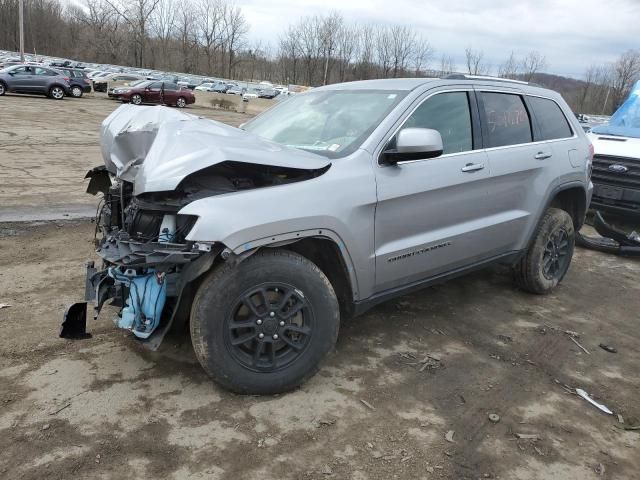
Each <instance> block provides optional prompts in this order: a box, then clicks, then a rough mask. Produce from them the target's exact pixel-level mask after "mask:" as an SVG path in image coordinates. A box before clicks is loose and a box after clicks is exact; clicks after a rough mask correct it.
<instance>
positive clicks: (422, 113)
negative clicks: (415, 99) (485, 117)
mask: <svg viewBox="0 0 640 480" xmlns="http://www.w3.org/2000/svg"><path fill="white" fill-rule="evenodd" d="M403 128H430V129H433V130H437V131H438V132H440V136H441V137H442V145H443V147H444V148H443V152H442V153H443V155H446V154H448V153H460V152H468V151H470V150H473V134H472V129H471V112H470V109H469V97H468V94H467V92H448V93H440V94H437V95H434V96H433V97H431V98H429V99H427V100H426V101H424V102H423V103H422V104H421V105H420V106H419V107H418V108H417V109H416V110H415V111H414V112H413V113H412V114H411V116H410V117H409V118H408V119H407V121H406V122H405V124H404V125H403Z"/></svg>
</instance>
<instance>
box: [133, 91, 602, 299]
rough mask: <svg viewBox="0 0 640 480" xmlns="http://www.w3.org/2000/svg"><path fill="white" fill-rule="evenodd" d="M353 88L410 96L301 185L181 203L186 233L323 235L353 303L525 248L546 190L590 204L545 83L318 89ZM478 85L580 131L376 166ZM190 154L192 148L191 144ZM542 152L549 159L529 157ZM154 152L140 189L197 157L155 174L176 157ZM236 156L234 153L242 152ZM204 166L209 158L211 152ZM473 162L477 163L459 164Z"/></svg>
mask: <svg viewBox="0 0 640 480" xmlns="http://www.w3.org/2000/svg"><path fill="white" fill-rule="evenodd" d="M350 88H351V89H352V88H372V89H381V88H383V89H389V90H399V89H404V90H407V91H408V93H407V95H406V97H405V98H404V99H403V100H402V101H401V102H400V103H399V104H398V105H397V107H396V108H395V109H394V110H393V111H392V112H391V114H390V115H388V116H387V118H385V119H384V120H383V121H382V122H381V123H380V125H379V126H378V127H377V128H376V129H375V130H374V131H373V133H372V134H371V135H370V137H369V138H368V139H367V140H365V142H364V143H363V144H362V146H361V147H360V148H359V149H358V150H356V151H355V152H354V153H352V154H351V155H349V156H346V157H343V158H339V159H336V160H334V161H332V166H331V168H330V169H329V170H328V171H327V172H326V173H325V174H323V175H321V176H319V177H316V178H314V179H311V180H307V181H303V182H298V183H291V184H286V185H280V186H273V187H268V188H262V189H254V190H243V191H239V192H235V193H229V194H224V195H218V196H214V197H209V198H205V199H201V200H197V201H195V202H193V203H191V204H189V205H187V206H186V207H184V208H183V209H182V210H181V211H180V213H181V214H189V215H196V216H198V220H197V221H196V223H195V226H194V227H193V229H192V230H191V231H190V233H189V235H188V237H187V238H188V240H193V241H198V242H221V243H223V244H224V245H225V246H227V247H228V248H230V249H232V250H233V251H235V252H236V253H240V252H243V251H248V250H251V249H253V248H255V247H257V246H262V245H269V244H274V245H277V244H281V243H282V242H287V241H293V240H295V239H297V238H302V237H306V236H317V237H326V238H329V239H331V240H333V241H335V242H336V243H337V244H338V246H339V247H340V250H341V252H342V253H343V257H344V260H345V264H346V265H347V268H348V270H349V274H350V277H351V280H352V287H353V291H354V300H360V299H366V298H368V297H370V296H372V295H374V294H376V293H380V292H382V291H385V290H387V289H389V288H394V287H397V286H401V285H405V284H408V283H411V282H413V281H416V280H420V279H423V278H425V277H430V276H433V275H437V274H438V273H440V272H444V271H448V270H451V269H454V268H456V267H463V266H466V265H469V264H472V263H475V262H478V261H481V260H485V259H489V258H494V257H497V256H499V255H502V254H506V253H509V252H514V251H519V250H522V249H524V248H526V246H527V244H528V241H529V239H530V238H531V236H532V234H533V231H534V229H535V227H536V224H537V222H538V219H539V218H540V217H541V215H542V213H543V211H544V209H545V208H546V206H547V205H548V201H549V200H550V199H551V196H552V194H553V193H554V192H555V191H557V190H558V189H560V188H563V187H564V186H580V187H582V188H583V189H584V190H585V195H586V197H587V202H588V201H589V197H590V192H591V190H590V189H591V185H590V182H589V178H588V166H587V159H588V155H589V152H588V141H587V140H586V138H585V135H584V133H583V131H582V129H581V128H580V126H579V124H578V123H577V120H576V119H575V118H574V116H573V115H572V114H571V112H570V110H569V109H568V107H567V106H566V104H565V103H564V101H563V100H562V99H561V97H560V96H559V95H557V94H555V93H553V92H551V91H549V90H545V89H540V88H536V87H531V86H520V85H518V86H517V87H514V86H513V85H511V84H508V83H504V82H491V81H459V80H456V81H453V80H424V79H411V80H408V79H407V80H378V81H370V82H353V83H347V84H341V85H332V86H328V87H322V89H325V90H330V89H350ZM473 89H475V90H483V89H488V90H492V91H502V92H509V93H514V92H516V93H520V94H527V95H539V96H543V97H546V98H551V99H553V100H555V101H556V102H557V103H558V104H559V105H560V106H561V108H562V109H563V111H564V113H565V116H566V117H567V119H568V120H569V122H570V123H571V126H572V129H573V130H574V132H575V135H574V136H573V137H572V138H569V139H562V140H556V141H549V142H532V143H528V144H524V145H519V146H509V147H499V148H486V149H478V150H474V151H471V152H464V153H459V154H451V155H443V156H441V157H437V158H432V159H428V160H418V161H412V162H405V163H401V164H399V165H397V166H388V165H380V164H379V162H378V157H379V154H380V153H381V151H382V150H383V148H384V146H385V145H386V144H387V142H388V141H389V139H390V138H391V137H392V136H393V135H394V134H395V132H396V131H397V129H399V128H400V127H401V125H402V123H403V122H404V121H405V119H406V118H407V117H408V116H409V115H410V113H411V112H412V111H413V109H414V108H415V107H416V106H417V105H419V103H420V102H422V101H424V100H425V99H426V98H428V97H429V96H430V95H433V94H436V93H438V92H442V91H449V90H473ZM137 108H139V107H137ZM152 108H159V107H152ZM187 123H193V124H197V122H187ZM160 128H162V127H160ZM172 128H176V125H173V126H172ZM204 129H205V127H204V125H203V126H202V130H204ZM186 130H187V131H188V130H189V128H187V129H186ZM195 130H196V131H201V130H200V128H196V129H195ZM215 130H216V131H224V134H215V135H213V136H212V137H210V139H211V141H212V142H214V141H219V142H226V141H228V140H231V141H237V142H241V139H244V140H245V141H247V142H249V141H250V136H247V135H246V134H245V136H241V135H240V134H237V136H236V135H234V134H232V133H231V130H233V131H235V129H232V127H224V128H223V127H219V129H218V126H216V129H215ZM227 130H229V131H227ZM201 133H203V134H204V131H201ZM167 134H169V132H167ZM167 138H168V137H167ZM177 138H178V136H176V137H174V140H176V139H177ZM214 139H215V140H214ZM165 146H167V147H169V146H170V145H169V144H168V143H166V144H165ZM254 146H255V148H256V151H255V153H254V152H253V151H252V152H251V155H249V156H247V157H246V158H248V159H249V160H250V161H252V162H255V163H267V162H270V161H276V160H274V159H276V158H278V157H279V155H282V157H283V162H286V163H287V164H288V165H290V166H298V167H301V168H309V165H311V164H314V165H315V163H314V161H315V162H324V164H327V163H328V162H327V161H326V160H324V159H322V157H319V156H316V155H313V154H308V153H305V152H302V151H298V150H295V151H294V152H291V151H290V149H287V148H285V147H281V149H282V151H281V152H277V151H274V150H267V151H266V152H265V154H264V155H261V154H260V153H259V152H258V150H259V148H263V147H264V145H258V144H254V145H251V148H253V147H254ZM153 148H154V147H152V148H151V150H150V153H152V152H153ZM183 148H185V146H183ZM186 149H187V151H190V149H189V147H188V142H187V145H186ZM211 149H212V151H216V152H218V151H219V152H227V151H234V152H237V153H238V154H239V155H240V154H244V153H246V151H243V150H242V149H241V148H240V145H239V144H236V145H235V150H234V149H232V150H227V149H226V148H225V147H223V146H220V147H219V148H217V147H211ZM196 150H197V149H196ZM539 152H543V153H551V155H552V156H551V157H546V158H544V159H536V155H538V153H539ZM570 152H573V153H570ZM153 153H154V155H155V154H156V152H153ZM192 153H193V152H192ZM157 155H158V156H157V160H156V161H151V162H149V165H151V164H153V165H154V167H153V168H151V167H146V163H147V161H148V160H149V159H147V160H145V161H144V162H143V166H142V169H143V170H147V169H148V170H149V171H146V172H145V173H144V174H142V175H141V176H140V178H139V179H138V178H136V186H135V190H136V192H140V191H148V190H149V189H169V188H168V187H170V186H171V185H177V181H178V178H179V177H180V175H182V174H183V173H185V172H186V171H187V170H191V166H190V165H188V162H190V161H192V160H191V159H192V157H191V156H189V155H183V154H182V153H181V149H180V148H177V147H176V150H173V155H174V156H175V155H178V156H179V157H181V158H180V162H179V163H180V165H181V166H182V167H183V168H176V169H173V168H172V167H169V168H168V169H167V171H168V173H167V174H164V173H163V174H160V173H159V172H158V169H160V170H161V171H162V169H163V168H164V167H163V166H162V163H163V162H169V163H170V162H171V161H172V157H171V155H164V154H163V153H162V155H161V152H157ZM194 156H195V157H196V158H199V159H200V160H198V162H197V163H198V168H203V165H204V164H205V163H206V162H205V161H204V159H203V158H202V157H200V156H198V154H194ZM543 156H544V155H543ZM262 157H264V160H263V158H262ZM284 157H286V159H284ZM570 158H573V159H576V158H577V159H579V160H580V161H578V162H575V160H574V163H575V164H574V165H572V163H571V161H570ZM234 159H237V160H241V158H240V157H237V158H234ZM210 161H211V162H213V163H216V162H217V161H218V157H216V156H214V157H213V158H211V160H210ZM468 164H473V165H482V166H483V168H480V169H478V170H473V171H471V172H464V171H462V169H463V167H465V166H467V165H468ZM302 165H306V167H302ZM176 170H177V172H176ZM192 171H197V169H196V168H194V169H193V170H192ZM141 172H142V171H141ZM166 175H168V178H167V179H166V180H165V179H164V178H165V176H166ZM138 182H141V183H142V185H140V186H139V185H138Z"/></svg>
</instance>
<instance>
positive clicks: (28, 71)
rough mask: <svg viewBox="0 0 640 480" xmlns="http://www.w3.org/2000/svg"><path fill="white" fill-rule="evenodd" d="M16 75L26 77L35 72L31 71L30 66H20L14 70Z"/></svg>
mask: <svg viewBox="0 0 640 480" xmlns="http://www.w3.org/2000/svg"><path fill="white" fill-rule="evenodd" d="M11 72H12V73H13V75H14V76H16V77H24V76H26V75H31V74H32V73H33V72H32V71H31V68H29V67H18V68H14V69H13V70H12V71H11Z"/></svg>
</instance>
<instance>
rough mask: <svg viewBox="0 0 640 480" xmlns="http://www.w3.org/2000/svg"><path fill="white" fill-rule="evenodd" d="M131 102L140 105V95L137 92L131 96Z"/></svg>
mask: <svg viewBox="0 0 640 480" xmlns="http://www.w3.org/2000/svg"><path fill="white" fill-rule="evenodd" d="M131 103H133V104H134V105H141V104H142V96H140V95H139V94H137V93H136V94H135V95H132V96H131Z"/></svg>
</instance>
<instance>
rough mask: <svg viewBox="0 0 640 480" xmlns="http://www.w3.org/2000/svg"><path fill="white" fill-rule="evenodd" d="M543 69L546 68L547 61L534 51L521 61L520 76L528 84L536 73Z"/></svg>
mask: <svg viewBox="0 0 640 480" xmlns="http://www.w3.org/2000/svg"><path fill="white" fill-rule="evenodd" d="M545 68H547V59H546V58H545V57H544V55H542V54H540V52H537V51H535V50H532V51H531V52H529V53H528V54H527V55H526V56H525V57H524V58H523V59H522V74H523V75H524V80H525V81H526V82H530V81H531V80H532V79H533V76H534V75H535V74H536V73H538V72H540V71H541V70H543V69H545Z"/></svg>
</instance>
